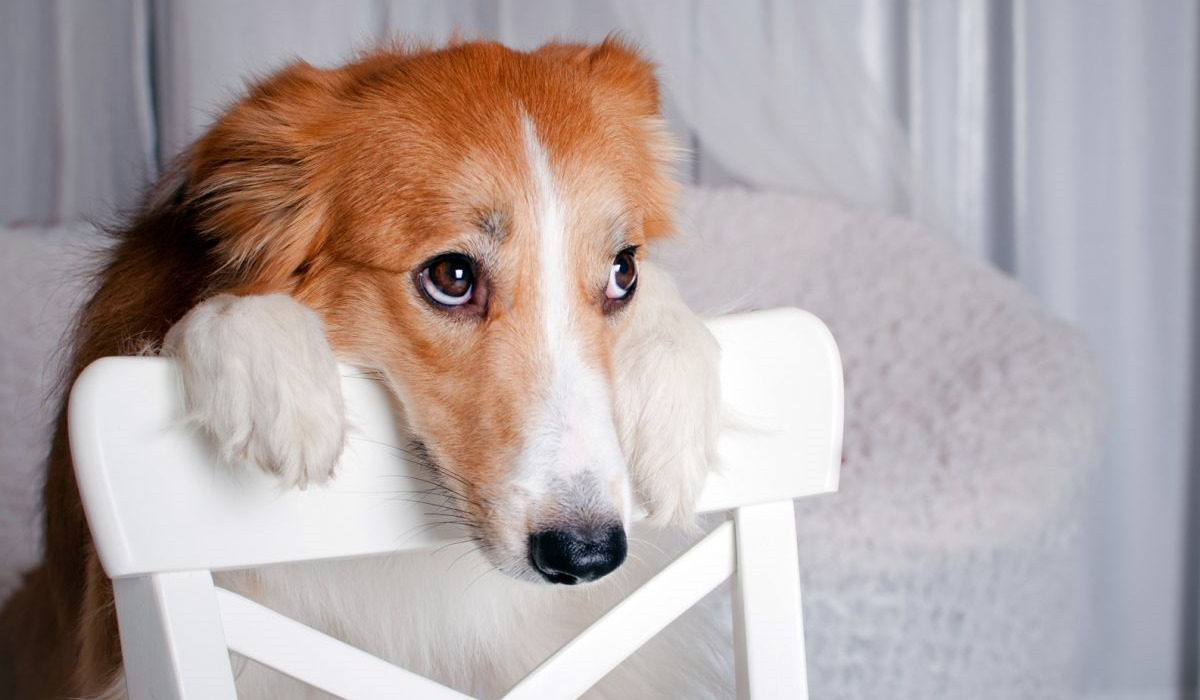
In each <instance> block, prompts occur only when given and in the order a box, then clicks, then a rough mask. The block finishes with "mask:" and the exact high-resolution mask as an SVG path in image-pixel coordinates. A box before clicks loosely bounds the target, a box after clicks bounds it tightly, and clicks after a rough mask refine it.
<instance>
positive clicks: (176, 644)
mask: <svg viewBox="0 0 1200 700" xmlns="http://www.w3.org/2000/svg"><path fill="white" fill-rule="evenodd" d="M710 327H711V329H712V331H713V333H714V334H715V335H716V337H717V339H718V340H719V342H720V344H721V346H722V363H721V381H722V392H723V394H724V396H723V398H724V401H725V403H726V406H727V407H729V408H730V409H731V410H732V412H733V413H734V414H735V415H737V416H738V422H739V423H741V424H743V425H741V427H740V428H738V429H727V430H726V431H725V432H723V433H722V435H721V437H720V455H721V465H720V468H719V469H718V470H717V472H716V473H715V474H713V475H712V476H711V477H710V479H709V481H708V483H707V484H706V487H705V490H704V492H703V494H702V496H701V498H700V502H699V504H698V507H699V510H700V511H701V512H712V511H730V512H731V513H732V516H731V518H730V519H729V520H727V521H726V522H724V523H723V524H721V525H720V526H718V527H717V528H716V529H715V530H714V531H713V532H711V533H710V534H709V535H708V536H706V537H705V538H704V539H702V540H701V541H700V542H699V543H698V544H696V545H695V546H694V547H692V548H691V549H690V550H688V551H687V552H685V553H684V554H682V555H681V556H680V557H679V558H678V559H676V560H675V561H674V562H673V563H672V564H670V565H669V566H667V567H666V568H665V569H664V570H663V571H662V572H661V573H659V574H658V575H657V576H655V577H654V578H653V579H651V580H650V581H649V582H647V583H646V584H644V585H643V586H642V587H641V588H639V589H638V590H636V591H634V592H633V593H632V594H631V595H629V596H628V597H627V598H625V599H624V600H623V601H622V602H620V603H619V604H618V605H616V606H615V607H614V608H613V609H612V610H611V611H609V612H608V613H607V614H605V615H604V616H603V617H602V618H601V619H600V620H598V621H597V622H596V623H594V624H593V625H592V626H591V627H589V628H588V629H587V630H585V631H584V632H583V633H581V634H580V635H579V636H578V637H576V638H575V639H574V640H572V641H571V642H569V643H568V644H566V645H565V646H564V647H563V648H562V649H560V650H559V651H558V652H556V653H555V654H554V655H552V656H551V657H550V658H549V659H547V660H546V661H545V662H544V663H542V664H541V665H540V666H539V667H538V668H537V669H534V670H533V671H532V672H531V673H530V674H529V675H528V676H526V677H525V678H524V679H523V680H521V681H520V682H519V683H518V684H517V685H516V686H515V687H513V688H512V689H511V690H510V691H509V692H508V694H507V695H505V696H504V697H505V698H506V699H507V700H546V699H547V698H575V697H578V696H579V695H581V694H582V693H584V692H586V691H587V690H588V688H590V687H591V686H592V685H594V684H595V683H596V682H597V681H599V680H600V679H601V678H602V677H603V676H604V675H605V674H606V673H608V672H609V671H610V670H612V669H613V668H614V667H615V666H616V665H617V664H619V663H620V662H621V661H622V660H623V659H625V658H626V657H627V656H629V655H630V654H632V653H633V652H634V651H635V650H636V649H637V648H638V647H640V646H641V645H642V644H643V643H645V642H646V641H647V640H649V639H650V638H651V637H652V636H653V635H654V634H655V633H657V632H658V631H659V630H661V629H662V628H663V627H665V626H666V625H667V624H669V623H670V622H671V621H672V620H674V619H675V618H676V617H678V616H679V615H680V614H682V613H683V612H684V611H686V610H687V609H688V608H689V607H691V606H692V605H693V604H694V603H696V602H697V601H698V600H700V598H702V597H703V596H704V595H705V594H706V593H708V592H710V591H711V590H713V589H714V588H715V587H716V586H718V585H719V584H720V583H721V582H723V581H724V580H726V579H727V578H729V577H730V576H735V587H734V591H735V593H734V595H735V604H734V606H733V608H734V612H735V618H736V619H735V631H736V635H735V645H736V662H737V674H738V694H739V697H742V698H755V700H763V699H767V698H778V699H780V700H783V699H784V698H786V699H787V700H795V699H796V698H806V697H807V679H806V665H805V651H804V636H803V621H802V615H801V607H800V578H799V564H798V559H797V550H796V534H795V521H794V514H793V504H792V501H793V499H796V498H801V497H806V496H812V495H816V494H821V493H828V492H832V491H836V490H837V486H838V476H839V466H840V459H841V440H842V410H843V393H842V372H841V362H840V359H839V357H838V353H837V347H836V345H835V344H834V342H833V338H832V336H831V335H830V333H829V331H828V329H826V327H825V326H824V325H823V324H822V323H821V322H820V321H819V320H818V319H816V317H814V316H812V315H810V314H808V313H805V312H803V311H799V310H795V309H778V310H774V311H766V312H756V313H750V314H741V315H736V316H728V317H724V318H721V319H717V320H715V321H712V322H711V323H710ZM343 388H344V390H345V396H346V400H347V405H348V408H349V410H350V411H351V415H352V416H353V417H354V419H355V424H356V429H357V430H358V431H360V432H361V433H362V434H364V435H365V437H367V438H368V439H367V440H362V441H356V442H355V443H354V445H355V447H354V449H351V450H348V452H347V454H346V455H345V456H344V458H343V462H342V465H341V470H340V471H341V475H340V476H339V477H338V479H337V480H336V481H335V482H334V483H333V484H331V485H330V486H328V487H324V488H315V489H308V490H306V491H290V492H285V493H281V492H280V491H279V489H278V487H277V485H276V484H274V483H273V482H272V480H271V478H270V477H268V476H266V475H263V474H258V473H241V474H236V475H235V474H233V473H232V472H231V471H229V470H224V469H219V468H216V465H217V460H216V458H215V456H214V453H213V451H212V448H211V446H210V445H209V444H207V442H206V441H205V439H204V438H203V436H201V435H199V434H198V433H197V431H196V430H194V429H192V428H190V427H189V426H188V425H186V423H185V422H184V421H183V420H182V399H181V397H182V391H181V385H180V382H179V379H178V375H177V372H176V370H175V367H174V366H173V364H172V362H171V361H170V360H168V359H163V358H133V357H116V358H105V359H102V360H99V361H97V362H96V363H94V364H93V365H91V366H90V367H88V368H87V370H85V371H84V373H83V374H82V375H81V376H80V378H79V380H78V381H77V382H76V384H75V386H74V388H73V390H72V393H71V401H70V409H69V410H70V413H69V421H70V437H71V450H72V454H73V456H74V460H75V469H76V473H77V476H78V482H79V488H80V491H81V494H82V496H83V501H84V506H85V509H86V511H87V516H88V522H89V524H90V527H91V531H92V535H93V538H94V540H95V544H96V548H97V551H98V552H99V555H100V558H101V561H102V563H103V565H104V568H105V571H106V572H107V573H108V575H109V576H110V577H112V579H113V588H114V592H115V597H116V605H117V614H118V619H119V624H120V628H121V644H122V650H123V654H124V661H125V674H126V682H127V688H128V692H129V696H130V698H131V699H132V700H143V699H149V698H155V699H157V700H162V699H176V700H184V699H187V700H233V699H234V698H236V691H235V689H234V676H233V670H232V666H231V664H230V658H229V652H230V651H233V652H237V653H238V654H241V655H243V656H246V657H248V658H251V659H254V660H255V661H257V662H259V663H262V664H265V665H266V666H269V667H271V668H274V669H276V670H278V671H280V672H283V673H285V674H287V675H290V676H293V677H295V678H297V679H299V680H301V681H304V682H306V683H308V684H310V685H313V686H316V687H318V688H321V689H323V690H325V691H327V692H329V693H332V694H334V695H338V696H341V697H344V698H348V699H350V700H368V699H373V698H395V697H416V698H430V699H432V700H436V699H442V698H444V699H446V700H450V699H452V698H454V699H459V700H462V699H464V698H466V697H467V696H465V695H463V694H461V693H459V692H457V691H455V690H452V689H450V688H447V687H445V686H442V685H440V684H438V683H436V682H434V681H432V680H429V679H427V678H424V677H421V676H419V675H416V674H414V673H411V672H409V671H405V670H404V669H401V668H398V667H396V666H394V665H392V664H389V663H387V662H385V661H383V660H381V659H378V658H375V657H373V656H371V655H369V654H367V653H365V652H363V651H360V650H358V649H355V648H353V647H351V646H349V645H347V644H344V643H342V642H341V641H338V640H336V639H333V638H331V637H328V636H325V635H324V634H322V633H320V632H317V631H316V630H313V629H311V628H309V627H306V626H304V625H302V624H300V623H299V622H296V621H294V620H291V619H289V618H286V617H284V616H282V615H280V614H278V613H276V612H274V611H272V610H269V609H267V608H265V607H263V606H261V605H259V604H258V603H255V602H253V601H251V600H249V599H247V598H244V597H242V596H240V595H237V594H235V593H233V592H231V591H228V590H224V589H221V588H218V587H216V586H214V584H213V578H212V574H211V572H212V571H216V570H224V569H241V568H250V567H255V566H263V565H268V564H278V563H285V562H296V561H311V560H320V559H330V558H341V557H352V556H368V555H381V554H388V553H394V552H397V551H404V550H415V549H425V548H429V547H436V546H439V545H440V544H442V543H444V542H445V541H446V538H447V537H448V534H447V533H446V532H444V531H441V530H440V529H439V528H432V529H430V528H426V527H420V526H421V525H422V524H423V523H424V522H426V521H427V520H428V517H429V516H428V515H427V514H426V513H425V512H424V511H423V510H422V508H421V506H419V505H415V504H407V503H396V502H395V501H389V502H388V503H387V507H386V508H380V507H364V504H363V500H362V498H363V496H362V494H363V492H364V491H363V488H362V486H363V485H364V484H369V483H370V482H371V481H372V480H373V479H377V478H378V477H379V476H381V475H383V476H389V477H403V476H418V475H419V474H420V470H419V468H418V467H416V466H414V465H411V464H409V463H406V462H404V461H403V460H402V459H401V458H399V457H397V456H396V455H395V453H394V452H393V451H391V450H389V449H386V448H385V447H383V446H386V445H394V444H399V443H398V442H397V435H396V427H395V425H394V421H393V420H392V410H391V405H390V403H389V398H388V397H387V395H386V393H385V392H384V390H383V389H381V387H380V386H379V382H375V381H370V380H367V379H366V378H363V377H360V376H355V372H353V370H351V369H349V368H347V369H346V371H344V378H343ZM372 445H376V446H380V449H373V448H372V447H371V446H372ZM374 483H376V484H377V483H379V482H378V481H375V482H374ZM349 493H354V494H355V495H356V497H355V498H347V497H346V496H347V494H349ZM398 533H416V534H413V535H411V536H406V537H404V538H403V539H402V541H401V542H400V544H399V545H397V538H398Z"/></svg>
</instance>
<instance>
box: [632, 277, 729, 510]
mask: <svg viewBox="0 0 1200 700" xmlns="http://www.w3.org/2000/svg"><path fill="white" fill-rule="evenodd" d="M628 313H630V314H631V315H632V317H631V318H630V319H629V320H628V325H627V326H626V327H625V330H624V332H623V333H622V334H621V337H620V340H619V341H618V342H617V346H616V347H615V348H614V372H615V377H614V380H615V381H614V386H618V387H621V390H620V391H618V392H616V396H617V399H616V401H617V403H616V417H617V430H618V432H619V433H620V436H621V446H622V449H623V450H624V452H625V459H626V460H627V462H628V463H629V474H630V479H631V480H632V482H633V488H634V492H635V493H636V494H637V498H638V500H639V501H640V502H641V503H642V504H643V507H644V508H645V509H646V511H647V514H648V515H649V520H650V522H651V523H653V524H655V525H660V526H661V525H668V524H670V525H677V526H683V527H686V526H689V525H692V524H694V514H695V504H696V499H697V498H698V497H699V496H700V490H701V489H702V488H703V486H704V483H705V480H706V479H707V477H708V474H709V472H710V471H711V469H712V467H713V466H715V462H716V446H717V433H718V431H719V430H720V404H721V385H720V378H719V376H718V369H719V368H718V362H719V361H720V354H721V349H720V346H719V345H717V341H716V339H715V338H713V336H712V334H711V333H710V332H709V330H708V327H707V326H705V325H704V322H703V321H702V320H701V319H700V318H699V317H698V316H696V314H694V313H692V311H691V309H689V308H688V307H687V305H686V304H684V303H683V300H682V299H681V298H680V297H679V292H678V291H677V290H676V289H675V285H674V283H673V282H672V281H671V279H670V278H669V277H668V276H667V274H666V273H665V272H663V271H662V270H659V269H658V268H657V267H656V266H655V265H653V264H652V263H650V262H648V261H647V262H643V263H641V264H640V265H639V267H638V291H637V298H636V299H635V300H634V303H633V304H631V305H630V307H629V309H628Z"/></svg>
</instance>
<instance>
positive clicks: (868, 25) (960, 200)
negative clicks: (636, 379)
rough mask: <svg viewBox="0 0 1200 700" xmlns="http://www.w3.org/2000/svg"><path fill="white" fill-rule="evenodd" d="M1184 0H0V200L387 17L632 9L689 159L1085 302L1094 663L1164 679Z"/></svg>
mask: <svg viewBox="0 0 1200 700" xmlns="http://www.w3.org/2000/svg"><path fill="white" fill-rule="evenodd" d="M1197 12H1198V10H1197V5H1196V3H1195V2H1194V0H1146V1H1142V0H1074V1H1069V0H1055V1H1053V2H1035V1H1034V0H961V1H957V0H791V1H785V0H757V1H754V2H738V3H732V2H725V1H718V0H656V1H655V2H641V1H640V0H610V2H607V3H600V2H587V1H586V0H572V1H570V2H556V1H554V0H536V1H525V2H518V1H517V0H450V1H447V2H432V1H430V2H405V1H403V0H345V1H336V0H258V1H257V2H253V3H247V2H242V1H240V0H93V1H92V2H87V3H83V2H72V1H71V0H53V1H51V2H45V1H43V0H13V1H10V2H7V3H3V4H0V37H2V39H3V43H2V44H0V56H2V57H3V61H4V66H5V69H4V70H0V94H2V95H4V96H5V104H4V107H3V109H0V168H2V170H0V220H2V221H8V222H11V221H16V220H48V219H64V218H65V219H77V218H82V217H99V218H103V215H104V212H106V211H108V210H110V208H111V207H112V206H113V205H117V206H126V205H128V204H129V203H130V202H131V201H133V199H134V198H135V194H136V190H137V188H138V187H139V186H140V184H141V183H143V182H144V181H145V180H146V179H147V178H148V177H150V175H151V174H152V173H153V171H154V169H155V168H156V167H157V164H158V163H160V162H161V160H162V159H164V158H166V157H169V156H170V155H172V154H173V153H175V152H177V151H178V150H179V149H180V148H181V147H182V146H183V145H184V144H186V143H187V141H188V140H189V139H191V138H193V137H194V136H195V135H196V134H197V133H198V132H199V130H201V129H202V128H203V126H204V125H205V124H206V123H207V122H208V121H209V120H210V119H211V116H212V114H213V113H214V112H215V111H216V110H217V109H219V107H220V105H222V104H223V103H225V102H226V101H228V100H229V99H231V98H232V96H233V95H235V94H236V93H237V91H238V90H239V88H240V85H241V83H242V79H243V77H244V76H245V75H247V74H252V73H262V72H264V71H266V70H269V69H270V68H271V67H273V66H277V65H279V64H280V63H281V62H283V61H285V60H287V59H288V58H291V57H293V56H302V57H304V58H306V59H308V60H310V61H313V62H315V63H319V64H331V63H336V62H338V61H341V60H344V59H345V58H347V57H349V56H350V55H351V54H352V52H353V50H354V48H355V47H360V46H364V45H368V44H370V43H372V42H375V41H378V40H380V39H382V38H384V37H389V36H393V35H401V36H405V35H407V36H414V37H423V38H429V39H433V40H439V39H444V38H446V37H448V36H449V35H450V34H451V33H452V32H455V31H457V32H458V33H459V34H460V35H463V36H474V35H480V36H488V37H493V38H497V39H500V40H502V41H505V42H507V43H510V44H512V45H515V46H518V47H528V46H532V45H535V44H537V43H540V42H542V41H544V40H546V39H549V38H554V37H569V38H574V39H585V40H594V39H598V38H600V37H601V36H603V35H605V34H606V33H608V32H609V31H612V30H622V31H624V32H626V33H627V34H629V35H631V36H632V37H633V38H635V39H637V40H640V41H641V42H642V43H643V45H644V46H645V47H646V48H647V50H648V51H649V52H650V53H651V54H652V55H653V56H654V57H655V58H656V59H657V60H658V61H659V62H660V64H661V67H662V76H663V78H664V83H665V86H666V88H667V97H668V105H667V110H668V114H669V115H670V116H671V118H672V121H673V124H674V129H675V130H676V132H677V133H678V134H679V135H680V137H681V138H683V139H684V140H686V141H687V142H688V143H690V144H691V145H693V146H695V147H696V148H697V151H698V156H697V159H696V162H695V163H694V166H693V168H692V169H691V171H690V173H689V174H690V176H691V177H693V178H695V179H698V180H700V181H701V182H738V183H743V184H747V185H751V186H758V187H766V188H778V189H801V190H809V191H815V192H819V193H823V194H826V195H829V196H833V197H838V198H841V199H844V200H847V201H850V202H854V203H857V204H860V205H862V206H864V207H869V208H876V209H883V210H887V211H893V212H898V213H902V214H908V215H912V216H915V217H917V218H919V219H922V220H924V221H926V222H928V223H930V224H931V225H932V226H934V227H935V228H936V229H937V230H939V231H942V232H944V235H946V236H949V237H952V238H953V239H955V240H957V241H958V242H959V243H960V244H961V245H962V246H963V247H964V248H965V249H967V250H969V251H971V252H973V253H975V254H976V255H978V256H980V257H983V258H987V259H989V260H991V261H992V262H994V263H995V264H996V265H998V266H999V267H1001V268H1002V269H1004V270H1006V271H1007V272H1009V273H1011V274H1013V275H1014V276H1015V277H1017V278H1018V279H1019V280H1020V281H1021V282H1022V283H1023V284H1025V285H1026V286H1027V287H1028V288H1029V289H1031V290H1032V291H1033V292H1034V293H1035V294H1036V295H1037V296H1038V297H1040V299H1041V300H1042V301H1043V302H1044V303H1045V304H1046V305H1047V306H1048V307H1049V308H1050V309H1052V310H1053V311H1054V312H1055V313H1057V314H1058V315H1060V316H1061V317H1063V318H1064V319H1066V320H1068V321H1070V322H1072V323H1074V324H1076V325H1078V326H1079V327H1081V328H1083V329H1084V331H1085V332H1086V333H1087V334H1088V336H1089V337H1090V338H1091V340H1092V341H1093V346H1094V348H1095V351H1096V353H1097V354H1098V356H1099V357H1100V359H1101V361H1102V363H1103V365H1104V366H1105V368H1106V370H1107V374H1108V378H1109V383H1110V394H1111V410H1110V426H1111V428H1110V430H1109V431H1108V439H1107V443H1106V445H1105V450H1104V454H1103V455H1102V458H1101V460H1100V467H1099V469H1098V470H1097V472H1096V474H1095V475H1094V478H1093V479H1092V482H1093V484H1094V487H1093V488H1092V491H1091V493H1090V497H1089V504H1090V514H1091V517H1090V521H1089V523H1088V529H1087V536H1088V538H1089V541H1090V543H1091V544H1090V547H1091V549H1090V562H1091V572H1090V573H1091V575H1090V577H1089V581H1090V583H1089V588H1088V590H1087V591H1086V595H1087V597H1088V605H1089V606H1090V609H1091V610H1092V615H1091V619H1092V623H1091V628H1090V629H1089V630H1088V635H1087V636H1088V639H1089V640H1090V644H1091V647H1090V648H1089V649H1088V650H1087V655H1086V664H1085V666H1084V668H1083V669H1081V684H1082V685H1083V686H1084V687H1085V688H1087V689H1090V690H1094V691H1096V692H1097V693H1130V694H1140V695H1143V696H1153V697H1174V696H1175V694H1176V691H1177V690H1178V688H1179V687H1180V684H1181V683H1182V682H1184V680H1183V679H1184V678H1185V677H1187V678H1188V679H1189V680H1188V681H1187V682H1189V683H1190V682H1191V680H1190V679H1191V677H1192V674H1194V672H1195V665H1196V664H1195V658H1194V657H1195V654H1196V648H1195V640H1194V638H1186V639H1185V637H1187V636H1188V635H1185V632H1186V631H1188V630H1190V632H1189V633H1188V634H1190V635H1192V637H1194V634H1195V629H1196V625H1195V624H1194V623H1195V620H1192V619H1187V620H1185V616H1186V615H1192V616H1194V615H1195V607H1194V605H1193V604H1192V603H1194V601H1195V600H1196V599H1197V597H1198V596H1197V594H1198V593H1200V591H1197V590H1194V588H1195V587H1196V586H1197V585H1200V584H1198V583H1197V580H1196V572H1195V571H1194V570H1193V569H1192V568H1189V565H1188V562H1189V561H1195V556H1194V554H1195V551H1194V550H1195V549H1196V546H1195V543H1193V542H1190V541H1189V540H1188V538H1187V535H1188V531H1187V526H1186V524H1185V519H1186V516H1187V512H1188V511H1187V509H1188V507H1189V505H1191V506H1193V507H1194V506H1195V504H1189V503H1188V500H1187V498H1188V495H1187V494H1188V493H1189V488H1190V487H1191V484H1190V482H1189V475H1190V469H1189V467H1190V466H1191V461H1190V460H1191V459H1193V458H1194V454H1193V453H1192V452H1190V450H1191V449H1192V448H1193V447H1194V446H1193V445H1191V444H1190V443H1189V440H1191V439H1192V438H1191V435H1192V432H1193V431H1192V429H1193V428H1195V427H1197V423H1196V420H1197V417H1196V411H1195V410H1194V409H1195V407H1196V406H1198V405H1200V399H1198V398H1197V396H1196V395H1195V394H1194V392H1193V390H1192V388H1193V387H1195V386H1197V385H1200V380H1198V379H1197V378H1196V376H1195V373H1194V372H1193V368H1194V367H1195V366H1196V362H1195V360H1196V359H1197V355H1196V345H1195V343H1194V340H1193V338H1194V335H1195V327H1194V325H1193V320H1194V319H1195V318H1196V317H1197V308H1196V307H1195V306H1194V305H1193V303H1192V302H1193V300H1194V299H1195V297H1196V290H1197V289H1200V281H1198V280H1197V277H1196V271H1197V264H1196V263H1197V250H1196V246H1195V241H1196V237H1195V235H1194V228H1195V217H1196V212H1195V210H1194V201H1195V194H1196V191H1197V186H1196V185H1197V183H1196V168H1197V163H1198V161H1197V153H1198V145H1200V144H1197V141H1196V131H1197V123H1198V122H1197V110H1196V103H1197V98H1198V95H1200V93H1198V91H1197V86H1198V77H1200V76H1198V75H1197V62H1198V57H1197V51H1196V47H1197V39H1198V38H1200V31H1198V25H1197V21H1198V17H1197ZM18 65H19V66H20V70H12V69H8V67H9V66H18ZM1189 548H1190V549H1191V550H1193V551H1190V552H1189V551H1187V550H1188V549H1189ZM1189 581H1190V583H1189ZM1185 586H1190V587H1191V588H1187V589H1185ZM1188 601H1192V602H1191V603H1189V602H1188ZM1185 642H1186V643H1185ZM1188 654H1190V656H1187V655H1188ZM1185 657H1186V659H1185ZM1192 687H1193V688H1194V686H1192Z"/></svg>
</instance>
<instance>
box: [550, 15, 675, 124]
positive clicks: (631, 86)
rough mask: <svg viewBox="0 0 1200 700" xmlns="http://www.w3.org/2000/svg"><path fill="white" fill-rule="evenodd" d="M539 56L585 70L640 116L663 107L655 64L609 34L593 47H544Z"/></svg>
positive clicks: (585, 45) (555, 45) (657, 112)
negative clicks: (568, 63) (634, 109)
mask: <svg viewBox="0 0 1200 700" xmlns="http://www.w3.org/2000/svg"><path fill="white" fill-rule="evenodd" d="M538 54H540V55H543V56H546V57H548V58H552V59H558V60H563V61H567V62H571V63H574V64H577V65H579V66H581V67H583V68H585V69H586V70H587V71H588V72H589V73H590V74H591V75H592V76H593V77H594V78H595V79H597V80H599V81H600V82H601V83H602V84H603V85H604V86H605V87H606V88H608V89H610V90H612V91H614V93H615V94H617V95H619V96H621V97H623V98H625V99H626V100H628V101H629V103H630V104H631V105H632V106H634V107H635V108H636V111H637V112H639V113H640V114H641V115H642V116H649V117H657V116H658V115H659V112H660V110H661V108H662V105H661V103H660V99H659V93H658V80H657V79H656V78H655V76H654V64H653V63H651V62H650V61H648V60H647V59H645V58H643V57H642V55H641V54H640V53H638V51H637V49H635V48H634V47H633V46H632V45H631V44H629V43H628V42H627V41H625V40H624V39H622V38H620V37H619V36H616V35H610V36H608V37H606V38H605V39H604V41H602V42H600V43H599V44H595V45H587V44H547V45H546V46H543V47H542V48H541V49H539V50H538Z"/></svg>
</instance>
